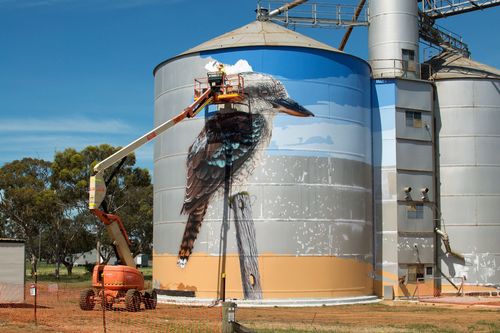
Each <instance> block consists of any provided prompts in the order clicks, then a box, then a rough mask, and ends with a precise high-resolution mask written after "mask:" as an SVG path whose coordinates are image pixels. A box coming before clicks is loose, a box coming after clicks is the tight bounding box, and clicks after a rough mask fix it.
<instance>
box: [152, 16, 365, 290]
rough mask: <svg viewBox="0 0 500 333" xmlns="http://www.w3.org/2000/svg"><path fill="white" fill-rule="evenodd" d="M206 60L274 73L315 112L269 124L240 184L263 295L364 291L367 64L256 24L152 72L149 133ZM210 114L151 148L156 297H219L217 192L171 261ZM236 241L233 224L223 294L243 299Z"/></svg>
mask: <svg viewBox="0 0 500 333" xmlns="http://www.w3.org/2000/svg"><path fill="white" fill-rule="evenodd" d="M213 61H217V62H220V63H224V64H225V65H226V68H232V69H234V68H236V67H238V66H242V68H243V69H244V70H246V71H253V72H261V73H266V74H268V75H271V76H273V77H274V78H275V79H276V80H279V81H281V82H282V84H283V85H284V87H285V88H286V90H287V91H288V94H289V95H290V97H292V98H293V99H294V100H296V101H297V102H298V103H300V104H301V105H303V106H304V107H305V108H307V109H308V110H310V111H312V112H313V113H314V114H315V117H310V118H295V117H290V116H285V115H283V116H282V115H278V116H276V118H275V119H274V125H273V129H272V137H271V139H270V143H269V145H268V147H267V148H265V150H264V151H263V152H262V157H261V159H260V160H259V161H258V163H257V166H256V168H255V170H254V171H253V173H252V175H251V177H250V178H249V179H248V181H247V186H246V188H247V191H248V193H249V194H250V196H251V198H252V213H253V220H254V225H255V235H256V247H257V251H258V266H259V270H260V285H261V288H262V296H263V298H264V299H281V298H296V299H297V298H308V299H313V298H322V299H325V298H333V297H346V296H367V295H372V294H373V281H372V269H373V267H372V236H373V233H372V168H371V116H370V89H371V88H370V68H369V66H368V64H367V63H366V62H365V61H363V60H361V59H359V58H356V57H354V56H351V55H348V54H345V53H342V52H340V51H338V50H336V49H334V48H332V47H330V46H328V45H325V44H322V43H320V42H318V41H315V40H313V39H310V38H308V37H305V36H303V35H300V34H298V33H296V32H293V31H290V30H288V29H285V28H283V27H280V26H278V25H276V24H273V23H271V22H260V21H256V22H253V23H250V24H248V25H245V26H243V27H241V28H239V29H236V30H234V31H231V32H229V33H226V34H224V35H221V36H219V37H216V38H214V39H212V40H210V41H208V42H206V43H203V44H201V45H198V46H196V47H194V48H192V49H190V50H188V51H186V52H184V53H182V54H180V55H179V56H176V57H174V58H171V59H168V60H166V61H164V62H162V63H161V64H159V65H158V66H157V67H156V68H155V70H154V76H155V124H156V125H158V124H160V123H161V122H163V121H165V120H167V119H168V118H170V117H172V116H173V115H175V114H176V113H178V112H179V111H181V110H183V109H184V108H185V107H186V105H188V104H190V103H191V101H192V100H193V80H194V79H195V78H197V77H206V75H207V69H206V67H207V64H210V63H211V62H213ZM242 64H243V65H242ZM226 107H230V108H231V107H233V106H226ZM211 111H214V112H218V111H217V110H216V108H214V107H210V108H209V110H208V111H207V113H206V114H205V115H199V116H197V117H196V118H193V119H189V120H187V121H185V122H183V123H181V124H179V125H178V126H177V127H175V128H174V129H173V130H171V131H169V132H167V133H165V134H164V135H163V136H162V137H161V138H159V139H158V141H157V142H156V144H155V151H154V180H155V181H154V270H153V280H154V286H155V288H157V289H158V290H159V291H160V294H164V295H174V296H175V295H179V296H193V297H195V298H196V299H201V298H211V299H214V298H217V297H218V296H219V294H218V289H219V281H218V280H219V274H220V271H219V268H220V266H219V255H220V252H221V246H222V245H221V225H222V215H223V200H222V198H221V196H220V195H219V196H218V197H216V198H214V199H213V200H212V201H211V202H210V206H209V208H208V212H207V215H206V216H205V218H204V221H203V223H202V226H201V230H200V234H199V235H198V238H197V240H196V243H195V245H194V251H193V254H192V255H191V257H190V259H189V261H188V263H187V265H186V267H185V268H179V267H178V266H177V265H176V262H177V254H178V251H179V245H180V242H181V238H182V235H183V232H184V228H185V224H186V220H187V217H186V216H185V215H182V214H180V211H181V207H182V205H183V200H184V195H185V189H186V172H187V170H186V158H187V153H188V149H189V147H190V145H191V144H192V143H193V141H194V140H195V138H196V136H197V135H198V133H199V132H200V131H201V130H202V128H203V126H204V125H205V123H206V121H207V117H210V116H208V114H211ZM235 191H236V190H234V189H233V193H232V194H234V193H235ZM235 233H236V232H235V225H234V221H233V218H231V223H230V229H229V233H228V237H227V242H228V243H227V265H226V272H227V275H226V281H227V287H226V296H227V297H234V298H239V299H242V298H244V295H243V291H242V279H245V277H241V274H240V273H241V272H240V266H239V259H240V258H239V252H238V246H237V242H236V236H235Z"/></svg>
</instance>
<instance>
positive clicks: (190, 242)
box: [177, 202, 208, 268]
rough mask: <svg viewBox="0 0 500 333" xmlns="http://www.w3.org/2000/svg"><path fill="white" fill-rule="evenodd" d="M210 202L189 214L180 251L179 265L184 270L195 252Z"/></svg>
mask: <svg viewBox="0 0 500 333" xmlns="http://www.w3.org/2000/svg"><path fill="white" fill-rule="evenodd" d="M207 207H208V202H207V203H205V204H204V205H201V206H200V207H198V208H196V209H195V210H194V211H192V212H191V213H189V217H188V220H187V223H186V228H185V229H184V235H183V236H182V243H181V246H180V249H179V259H178V260H177V265H179V267H181V268H183V267H184V266H186V263H187V261H188V260H189V256H190V255H191V252H192V251H193V247H194V242H195V241H196V238H197V237H198V234H199V233H200V228H201V223H202V222H203V218H204V217H205V213H206V212H207Z"/></svg>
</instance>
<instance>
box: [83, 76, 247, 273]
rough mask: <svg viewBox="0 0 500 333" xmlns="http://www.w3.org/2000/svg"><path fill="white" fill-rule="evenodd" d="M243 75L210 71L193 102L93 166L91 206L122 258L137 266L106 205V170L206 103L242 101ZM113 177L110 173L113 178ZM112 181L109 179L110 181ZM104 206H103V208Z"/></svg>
mask: <svg viewBox="0 0 500 333" xmlns="http://www.w3.org/2000/svg"><path fill="white" fill-rule="evenodd" d="M243 94H244V91H243V78H242V76H241V75H239V74H237V75H225V74H224V72H222V71H221V72H211V73H208V76H207V78H203V79H195V89H194V102H193V103H191V105H189V106H188V107H187V108H185V109H184V111H182V112H181V113H179V114H178V115H176V116H175V117H173V118H171V119H169V120H167V121H166V122H164V123H163V124H161V125H159V126H158V127H156V128H154V129H153V130H151V131H149V132H148V133H146V134H144V135H143V136H141V137H140V138H138V139H137V140H135V141H133V142H131V143H130V144H128V145H127V146H125V147H123V148H122V149H120V150H118V151H117V152H116V153H114V154H113V155H111V156H109V157H108V158H106V159H104V160H103V161H102V162H100V163H98V164H96V165H95V166H94V175H93V176H91V177H90V187H89V209H90V211H91V212H92V214H94V215H95V216H97V217H98V218H99V219H100V220H101V222H103V223H104V224H105V226H106V229H107V231H108V233H109V235H110V237H111V239H112V240H113V245H114V246H115V249H116V254H117V256H118V258H119V259H120V261H121V262H122V263H123V264H125V265H127V266H129V267H133V268H135V262H134V258H133V257H132V254H131V253H130V247H129V246H130V240H129V238H128V235H127V232H126V231H125V228H124V226H123V223H122V221H121V219H120V217H119V216H117V215H113V214H109V213H108V212H107V211H106V210H107V209H106V207H105V205H103V202H104V199H105V197H106V182H105V181H104V171H105V170H106V169H107V168H109V167H110V166H112V165H113V164H115V163H116V162H118V161H120V160H123V159H124V158H125V157H126V156H127V155H129V154H130V153H132V152H134V151H135V150H136V149H137V148H139V147H141V146H143V145H144V144H145V143H147V142H149V141H151V140H153V139H154V138H156V137H157V136H158V135H160V134H162V133H163V132H165V131H166V130H168V129H169V128H171V127H173V126H175V125H177V124H178V123H180V122H181V121H182V120H184V119H185V118H192V117H194V116H196V115H197V114H198V113H199V112H200V111H201V110H203V108H205V106H207V105H209V104H223V103H231V102H239V101H241V100H242V99H243ZM113 176H114V173H113V175H112V176H111V178H112V177H113ZM109 181H110V180H108V182H109ZM101 207H103V209H101Z"/></svg>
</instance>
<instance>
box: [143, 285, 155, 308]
mask: <svg viewBox="0 0 500 333" xmlns="http://www.w3.org/2000/svg"><path fill="white" fill-rule="evenodd" d="M143 298H144V307H145V308H146V310H154V309H156V304H157V303H158V296H157V294H156V290H154V289H148V290H146V291H145V292H144V296H143Z"/></svg>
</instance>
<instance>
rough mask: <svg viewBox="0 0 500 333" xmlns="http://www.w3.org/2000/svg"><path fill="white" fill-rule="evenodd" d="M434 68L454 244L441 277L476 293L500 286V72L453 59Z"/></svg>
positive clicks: (447, 231)
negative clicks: (477, 290)
mask: <svg viewBox="0 0 500 333" xmlns="http://www.w3.org/2000/svg"><path fill="white" fill-rule="evenodd" d="M429 64H430V65H431V66H432V73H433V74H432V77H431V78H432V80H433V81H434V82H435V85H436V95H437V103H436V104H437V110H438V112H437V138H438V140H437V150H438V156H439V159H438V161H439V181H440V201H441V202H440V208H441V209H440V210H441V216H440V217H439V219H440V224H441V226H440V230H441V232H442V233H443V234H444V235H446V236H447V237H448V239H449V248H448V249H446V248H445V246H444V245H443V247H442V249H441V251H440V252H439V254H438V255H439V261H440V265H441V271H442V272H443V274H444V275H445V276H448V277H450V278H452V279H454V280H453V281H454V283H455V284H460V283H461V279H462V278H464V282H465V283H466V284H467V285H469V287H468V289H469V290H471V289H472V286H478V287H484V286H491V285H497V286H498V285H499V284H500V266H499V265H498V263H499V262H500V242H499V241H498V235H500V216H499V215H498V207H499V206H500V71H498V70H497V69H495V68H492V67H489V66H486V65H483V64H480V63H478V62H475V61H473V60H471V59H469V58H466V57H464V56H463V55H460V54H457V53H452V52H444V53H442V54H440V55H438V56H436V57H434V58H432V59H431V60H430V61H429ZM450 250H451V251H450ZM443 283H445V284H446V281H445V282H443ZM445 289H446V288H443V290H445ZM475 289H478V288H475ZM466 291H467V288H466Z"/></svg>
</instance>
